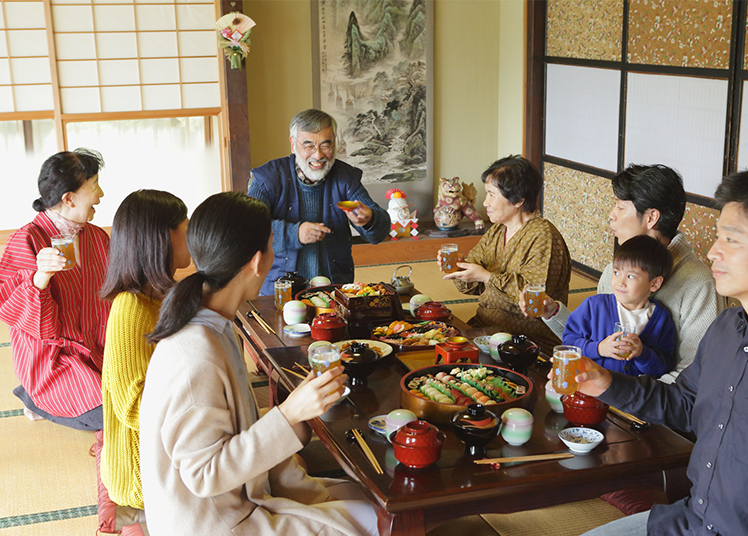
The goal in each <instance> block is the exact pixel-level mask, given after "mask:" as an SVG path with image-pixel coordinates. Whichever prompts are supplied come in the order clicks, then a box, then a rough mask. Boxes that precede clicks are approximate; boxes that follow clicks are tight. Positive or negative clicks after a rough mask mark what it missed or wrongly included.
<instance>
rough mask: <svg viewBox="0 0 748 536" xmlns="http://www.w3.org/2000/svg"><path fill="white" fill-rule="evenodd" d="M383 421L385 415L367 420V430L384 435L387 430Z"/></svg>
mask: <svg viewBox="0 0 748 536" xmlns="http://www.w3.org/2000/svg"><path fill="white" fill-rule="evenodd" d="M385 419H387V415H377V416H376V417H372V418H371V419H369V428H371V429H372V430H374V431H375V432H379V433H380V434H382V435H384V433H385V432H386V430H387V429H386V428H385V426H384V421H385Z"/></svg>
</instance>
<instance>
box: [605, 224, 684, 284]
mask: <svg viewBox="0 0 748 536" xmlns="http://www.w3.org/2000/svg"><path fill="white" fill-rule="evenodd" d="M622 264H625V265H627V266H631V267H634V268H639V269H640V270H642V271H643V272H647V275H648V276H649V280H650V281H652V280H653V279H655V278H656V277H660V276H662V278H663V279H666V278H667V275H668V274H669V273H670V269H671V268H672V267H673V258H672V257H671V256H670V252H669V251H668V250H667V248H666V247H665V245H664V244H663V243H662V242H660V241H659V240H657V239H656V238H652V237H651V236H649V235H638V236H633V237H631V238H629V239H628V240H626V241H625V242H624V243H623V244H621V245H620V246H619V247H618V249H617V250H616V253H615V255H613V266H616V265H622Z"/></svg>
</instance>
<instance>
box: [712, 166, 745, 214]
mask: <svg viewBox="0 0 748 536" xmlns="http://www.w3.org/2000/svg"><path fill="white" fill-rule="evenodd" d="M714 198H715V199H716V200H717V205H718V206H719V208H720V209H723V208H725V205H726V204H727V203H738V204H739V205H740V206H741V207H742V208H743V214H744V215H746V216H748V171H741V172H739V173H733V174H732V175H729V176H727V177H725V178H724V179H722V183H721V184H720V185H719V186H717V191H716V192H715V194H714Z"/></svg>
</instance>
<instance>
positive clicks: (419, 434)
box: [392, 421, 447, 469]
mask: <svg viewBox="0 0 748 536" xmlns="http://www.w3.org/2000/svg"><path fill="white" fill-rule="evenodd" d="M446 439H447V436H446V435H445V434H444V432H441V431H440V430H438V429H437V428H436V427H435V426H433V425H431V424H429V423H428V422H426V421H413V422H409V423H408V424H406V425H405V426H403V427H402V428H400V429H399V430H398V431H397V432H395V435H394V437H393V438H392V446H393V447H394V449H395V459H397V461H399V462H400V463H402V464H404V465H407V466H408V467H412V468H414V469H420V468H422V467H427V466H429V465H431V464H432V463H435V462H436V461H437V460H438V459H439V456H441V453H442V445H443V444H444V441H446Z"/></svg>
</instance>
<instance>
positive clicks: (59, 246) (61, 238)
mask: <svg viewBox="0 0 748 536" xmlns="http://www.w3.org/2000/svg"><path fill="white" fill-rule="evenodd" d="M74 240H75V239H74V238H73V237H72V236H70V235H55V236H53V237H52V239H51V241H52V247H53V248H55V249H56V250H57V251H59V252H60V253H61V254H62V256H63V257H65V268H63V270H70V269H72V268H75V243H74Z"/></svg>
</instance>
